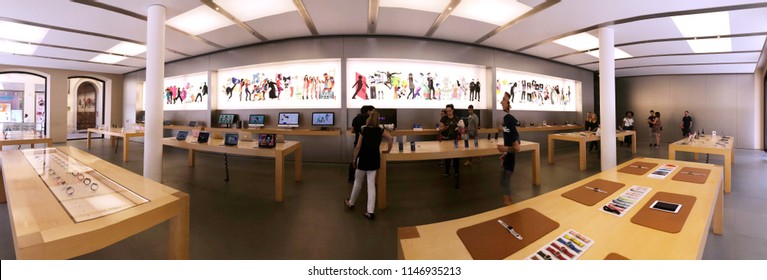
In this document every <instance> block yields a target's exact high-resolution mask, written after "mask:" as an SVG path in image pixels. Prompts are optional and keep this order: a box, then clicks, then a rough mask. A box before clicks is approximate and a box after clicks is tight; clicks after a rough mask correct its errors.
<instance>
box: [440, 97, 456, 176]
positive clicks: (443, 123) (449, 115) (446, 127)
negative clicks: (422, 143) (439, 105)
mask: <svg viewBox="0 0 767 280" xmlns="http://www.w3.org/2000/svg"><path fill="white" fill-rule="evenodd" d="M453 110H454V107H453V105H452V104H451V105H447V107H446V108H445V114H446V116H444V117H442V119H440V120H439V133H440V134H441V135H442V139H443V140H448V141H456V140H457V139H458V138H457V137H458V121H459V120H460V119H459V118H458V117H457V116H455V114H454V112H453ZM444 162H445V174H444V175H445V177H447V176H449V175H450V165H451V164H452V166H453V169H454V170H455V177H458V174H459V173H458V171H459V169H460V166H461V165H460V163H459V160H458V158H452V159H445V161H444ZM455 187H456V188H458V183H456V185H455Z"/></svg>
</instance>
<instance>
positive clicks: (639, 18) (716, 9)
mask: <svg viewBox="0 0 767 280" xmlns="http://www.w3.org/2000/svg"><path fill="white" fill-rule="evenodd" d="M765 7H767V2H763V3H754V4H743V5H733V6H722V7H714V8H703V9H695V10H684V11H674V12H665V13H656V14H648V15H641V16H635V17H630V18H624V19H620V20H614V21H608V22H603V23H600V24H597V25H592V26H589V27H586V28H581V29H578V30H574V31H570V32H567V33H564V34H560V35H557V36H554V37H551V38H548V39H546V40H543V41H539V42H536V43H533V44H530V45H527V46H524V47H522V48H519V49H516V50H513V51H516V52H522V51H524V50H527V49H531V48H534V47H537V46H540V45H543V44H546V43H550V42H553V41H555V40H559V39H562V38H564V37H567V36H570V35H575V34H580V33H583V32H589V31H592V30H596V29H599V28H602V27H608V26H613V25H618V24H624V23H629V22H635V21H642V20H648V19H656V18H665V17H673V16H684V15H693V14H703V13H713V12H724V11H736V10H748V9H757V8H765Z"/></svg>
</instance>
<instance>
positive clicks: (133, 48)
mask: <svg viewBox="0 0 767 280" xmlns="http://www.w3.org/2000/svg"><path fill="white" fill-rule="evenodd" d="M107 52H108V53H115V54H122V55H127V56H134V55H137V54H140V53H144V52H146V46H144V45H139V44H134V43H129V42H120V43H119V44H117V45H115V46H114V47H111V48H109V49H108V50H107Z"/></svg>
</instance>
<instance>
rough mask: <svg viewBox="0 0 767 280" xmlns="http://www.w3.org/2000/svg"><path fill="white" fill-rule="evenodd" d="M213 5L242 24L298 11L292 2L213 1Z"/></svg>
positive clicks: (272, 0)
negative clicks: (222, 9)
mask: <svg viewBox="0 0 767 280" xmlns="http://www.w3.org/2000/svg"><path fill="white" fill-rule="evenodd" d="M213 3H215V4H216V5H218V6H220V7H221V8H224V10H226V11H227V12H229V13H230V14H232V15H233V16H234V17H236V18H237V19H239V20H240V21H243V22H244V21H250V20H254V19H259V18H263V17H268V16H273V15H279V14H282V13H287V12H295V11H298V9H297V8H296V5H294V4H293V1H286V0H259V1H253V0H213Z"/></svg>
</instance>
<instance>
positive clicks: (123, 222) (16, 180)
mask: <svg viewBox="0 0 767 280" xmlns="http://www.w3.org/2000/svg"><path fill="white" fill-rule="evenodd" d="M57 149H58V150H59V151H61V152H63V153H65V154H67V155H69V156H70V157H72V158H74V159H76V160H78V161H80V162H82V163H83V164H86V165H88V166H89V167H91V168H93V169H94V170H96V171H98V172H100V173H101V174H103V175H104V176H106V177H108V178H109V179H111V180H112V181H114V182H116V183H118V184H121V185H123V186H124V187H125V188H127V189H129V190H130V191H132V192H134V193H136V194H138V195H140V196H142V197H144V198H146V199H148V200H149V202H147V203H144V204H140V205H137V206H134V207H131V208H128V209H125V210H122V211H120V212H117V213H113V214H109V215H107V216H104V217H100V218H96V219H92V220H87V221H82V222H79V223H76V222H74V220H73V218H71V217H70V216H69V215H68V214H67V212H66V211H65V210H64V208H63V207H62V205H61V204H60V203H59V201H58V199H56V197H54V195H53V193H52V192H51V189H49V187H48V186H47V185H46V184H45V183H44V181H43V180H42V179H41V178H40V176H38V174H37V173H36V171H35V170H34V169H33V168H32V166H31V165H30V164H29V163H28V162H27V159H26V158H25V157H24V155H23V154H22V152H21V151H18V150H14V151H3V152H0V161H2V174H1V176H2V180H0V182H2V185H0V186H2V188H3V189H2V193H3V194H4V196H3V201H2V202H5V200H6V199H5V194H7V202H8V213H9V214H10V222H11V230H12V232H13V244H14V248H15V250H16V258H17V259H68V258H72V257H76V256H80V255H83V254H86V253H90V252H93V251H96V250H99V249H102V248H104V247H107V246H109V245H111V244H114V243H117V242H118V241H120V240H123V239H126V238H128V237H130V236H133V235H135V234H137V233H139V232H142V231H144V230H147V229H149V228H151V227H153V226H155V225H157V224H159V223H162V222H165V221H168V222H169V224H170V229H169V236H168V241H169V246H168V251H169V252H168V257H169V258H171V259H188V258H189V196H188V195H187V194H186V193H183V192H180V191H178V190H176V189H173V188H170V187H168V186H165V185H162V184H160V183H157V182H155V181H152V180H149V179H146V178H144V177H142V176H141V175H138V174H135V173H132V172H130V171H127V170H125V169H123V168H121V167H118V166H116V165H114V164H111V163H109V162H107V161H104V160H102V159H99V158H98V157H96V156H93V155H91V154H89V153H87V152H85V151H82V150H79V149H77V148H73V147H68V146H63V147H58V148H57ZM27 151H28V150H27Z"/></svg>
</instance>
